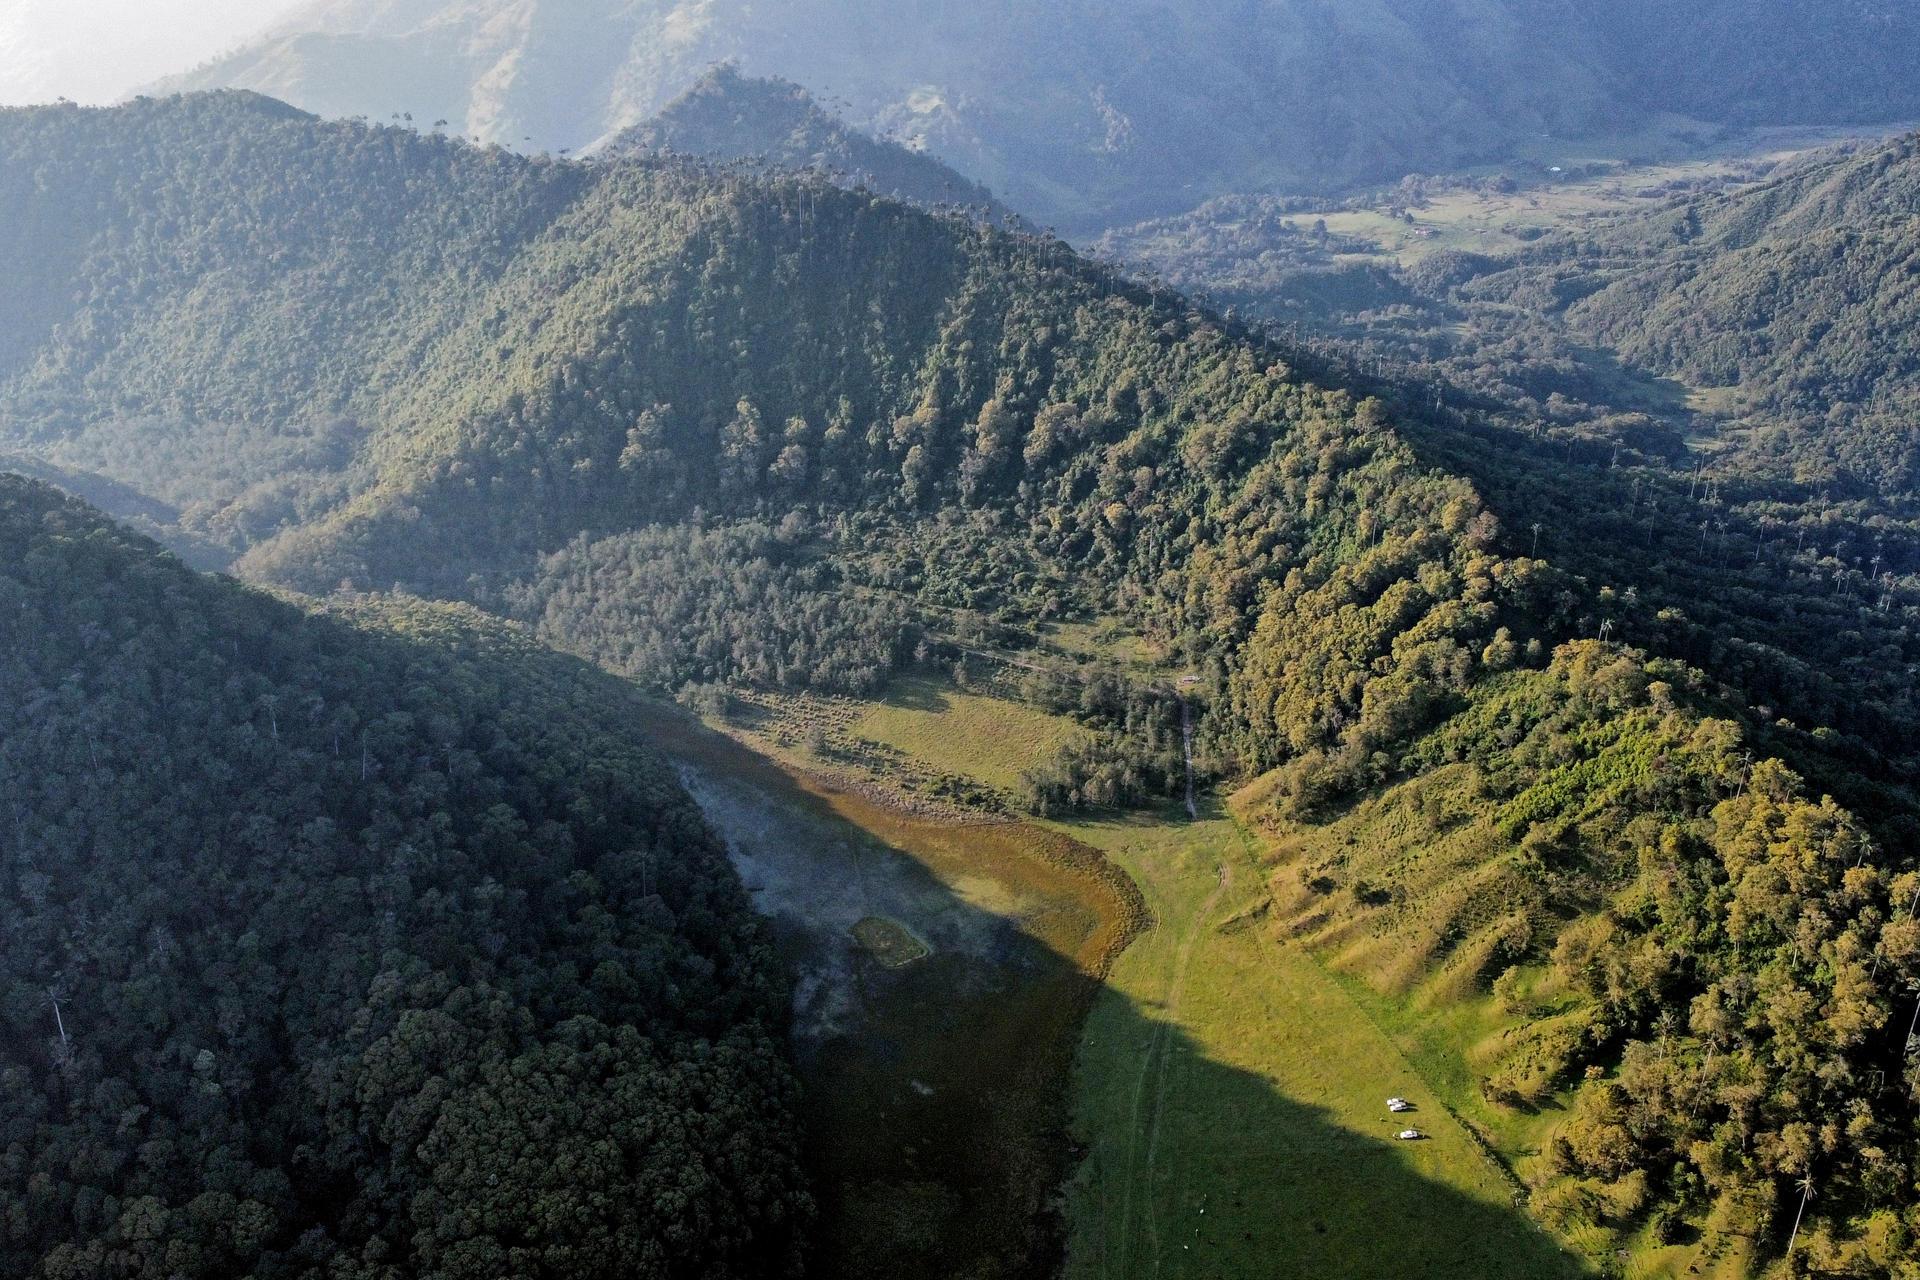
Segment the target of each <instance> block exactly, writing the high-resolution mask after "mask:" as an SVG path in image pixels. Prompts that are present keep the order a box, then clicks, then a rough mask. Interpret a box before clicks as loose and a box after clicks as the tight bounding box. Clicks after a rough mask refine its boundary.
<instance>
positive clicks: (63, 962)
mask: <svg viewBox="0 0 1920 1280" xmlns="http://www.w3.org/2000/svg"><path fill="white" fill-rule="evenodd" d="M0 600H4V608H0V655H4V656H0V795H4V796H5V798H6V823H7V833H8V834H7V838H6V850H5V862H6V877H5V882H4V883H5V889H4V891H0V972H4V974H5V978H4V985H0V1097H3V1098H4V1106H0V1132H3V1133H4V1135H5V1138H4V1144H0V1200H3V1201H4V1203H5V1205H6V1209H5V1211H4V1213H3V1214H0V1274H4V1275H7V1276H20V1277H26V1276H34V1277H54V1276H69V1277H106V1276H182V1277H192V1276H205V1277H210V1278H211V1277H225V1276H233V1275H242V1274H245V1275H255V1276H319V1275H328V1276H367V1277H375V1276H391V1275H394V1274H403V1275H408V1276H420V1277H428V1276H436V1277H456V1276H462V1277H469V1276H470V1277H479V1276H501V1275H526V1276H553V1277H560V1276H566V1277H570V1278H571V1277H582V1276H603V1277H608V1278H609V1280H611V1278H613V1277H621V1278H622V1280H625V1278H626V1277H632V1276H643V1275H644V1276H670V1275H672V1276H679V1275H689V1274H698V1275H710V1276H723V1275H737V1276H748V1275H752V1276H761V1275H772V1274H784V1273H786V1272H788V1271H789V1270H791V1269H792V1268H793V1267H794V1265H795V1263H796V1259H797V1257H798V1254H797V1248H798V1242H799V1232H800V1229H801V1228H802V1227H803V1226H804V1222H805V1219H806V1216H807V1207H806V1206H807V1197H806V1193H805V1191H804V1190H803V1187H802V1184H801V1181H800V1177H799V1173H798V1169H797V1164H796V1154H795V1152H796V1138H795V1134H794V1132H793V1123H792V1119H791V1117H790V1115H789V1108H790V1104H791V1101H792V1092H793V1085H792V1080H791V1076H790V1073H789V1068H788V1066H787V1064H786V1061H785V1057H784V1054H785V1047H784V1046H785V1032H784V1027H783V1021H784V1016H785V1010H786V1001H785V997H784V992H783V986H782V981H781V979H780V978H779V976H778V974H777V973H776V972H775V970H774V967H773V965H772V963H771V959H770V952H769V951H768V949H767V944H766V943H765V941H764V940H763V938H762V936H761V932H760V928H759V926H758V924H757V922H756V920H755V919H754V917H753V915H752V913H751V911H750V910H749V908H748V905H747V901H746V896H745V894H744V893H743V892H742V891H741V888H740V886H739V883H738V881H737V880H735V879H734V876H733V872H732V869H731V868H730V867H729V866H728V864H727V861H726V858H725V856H724V854H723V852H722V850H721V847H720V845H719V843H718V842H717V840H716V839H715V838H714V837H713V836H712V835H710V834H709V833H708V831H707V830H706V828H705V826H704V823H703V822H702V820H701V818H700V815H699V813H698V811H697V810H696V809H695V808H694V807H693V804H692V802H691V801H690V800H689V799H688V798H687V796H686V795H685V793H684V792H682V791H681V789H680V787H679V785H678V783H677V781H676V780H675V779H674V777H673V775H672V774H671V773H670V772H669V771H668V769H667V768H666V767H665V766H664V765H663V764H662V763H661V762H660V761H659V760H658V759H657V758H656V757H655V756H654V755H653V754H652V753H651V752H650V751H649V750H648V749H647V748H646V746H645V745H644V744H643V743H637V742H635V741H633V740H632V739H631V737H630V736H629V735H628V734H627V733H626V732H625V731H624V730H623V729H622V723H621V722H622V716H621V713H620V710H619V707H620V705H621V698H622V693H621V690H620V689H619V687H618V686H617V685H614V684H613V682H611V681H609V680H607V679H605V678H600V677H596V676H593V675H592V674H590V673H588V672H587V671H586V669H585V668H584V667H581V666H579V665H578V664H572V663H569V662H566V661H562V660H557V659H556V658H554V657H553V656H552V655H543V654H542V653H541V652H540V651H539V650H537V649H535V648H534V647H533V646H531V645H530V644H528V643H527V642H525V641H524V640H521V639H518V638H515V637H513V636H511V635H510V634H508V633H507V632H506V631H505V630H504V629H502V628H500V627H498V626H497V625H492V624H488V623H486V622H485V621H483V620H482V619H480V618H478V617H477V616H475V615H472V614H470V613H462V612H458V611H452V610H447V609H443V608H434V607H428V606H425V605H421V604H419V603H417V602H416V603H413V604H388V605H382V606H374V605H371V604H357V603H350V602H341V603H337V604H335V605H333V606H330V607H329V608H328V609H325V610H322V611H320V615H319V616H314V615H309V614H304V613H302V611H301V610H300V609H299V608H296V607H295V606H293V605H291V604H288V603H285V602H282V601H280V600H277V599H274V598H271V597H269V596H266V595H263V594H260V593H257V592H255V591H252V590H249V589H246V588H242V587H240V586H238V585H236V584H234V583H232V582H230V581H227V580H224V579H213V578H206V577H200V576H198V575H195V574H194V573H192V572H190V571H189V570H187V569H185V568H184V567H182V566H181V565H180V564H179V563H178V562H176V561H174V560H173V559H172V558H171V557H170V556H167V555H164V554H163V553H162V552H160V550H159V549H158V548H157V547H155V546H153V545H152V544H150V543H148V542H146V541H144V540H143V539H140V538H137V537H133V536H131V535H127V534H123V533H121V532H119V531H117V530H116V529H115V528H114V527H113V526H111V525H110V524H108V523H107V522H106V521H105V520H104V519H102V518H101V517H99V516H97V515H96V514H94V513H92V512H91V511H90V510H88V509H86V508H84V507H82V506H80V505H79V504H78V503H76V502H72V501H70V500H67V499H63V498H60V497H58V496H56V495H55V494H54V492H53V491H52V490H49V489H47V488H44V487H41V486H38V485H35V484H33V483H31V482H28V481H23V480H18V479H13V478H6V477H0Z"/></svg>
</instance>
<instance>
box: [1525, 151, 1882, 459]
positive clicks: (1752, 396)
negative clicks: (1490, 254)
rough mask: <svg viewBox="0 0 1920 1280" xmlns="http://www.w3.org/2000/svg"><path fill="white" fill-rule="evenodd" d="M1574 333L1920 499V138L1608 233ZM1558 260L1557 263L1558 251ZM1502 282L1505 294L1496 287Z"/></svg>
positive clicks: (1788, 443)
mask: <svg viewBox="0 0 1920 1280" xmlns="http://www.w3.org/2000/svg"><path fill="white" fill-rule="evenodd" d="M1575 253H1576V255H1577V257H1576V259H1575V262H1576V264H1577V265H1576V266H1575V267H1574V268H1573V270H1572V271H1568V270H1567V269H1566V268H1563V267H1561V266H1559V265H1558V264H1554V265H1553V266H1551V267H1547V268H1544V269H1542V270H1540V271H1537V272H1535V275H1537V276H1547V277H1552V278H1560V279H1565V280H1567V281H1568V283H1567V284H1565V285H1560V286H1558V287H1559V288H1561V289H1562V291H1563V292H1564V293H1567V294H1570V295H1586V296H1579V297H1577V300H1575V301H1574V302H1572V304H1571V305H1570V306H1568V308H1567V312H1566V319H1567V324H1568V326H1569V327H1570V328H1571V329H1572V330H1573V331H1574V332H1575V333H1577V334H1580V335H1582V336H1586V337H1589V338H1591V339H1592V340H1595V341H1598V342H1604V343H1606V344H1607V345H1608V346H1610V347H1613V348H1615V349H1616V350H1618V351H1619V352H1620V354H1621V356H1622V357H1623V358H1624V359H1626V360H1628V361H1630V362H1632V363H1635V364H1638V365H1641V366H1644V367H1647V368H1650V369H1653V370H1655V371H1657V372H1659V373H1663V374H1669V375H1672V376H1674V377H1677V378H1679V379H1681V380H1682V381H1684V382H1686V383H1688V384H1689V385H1692V386H1700V387H1726V388H1731V389H1732V391H1733V402H1732V403H1733V406H1734V407H1736V408H1737V409H1738V410H1740V411H1743V412H1747V413H1756V414H1759V415H1762V416H1763V418H1764V420H1765V421H1766V422H1767V423H1768V424H1769V425H1770V426H1772V427H1773V429H1774V432H1775V434H1776V435H1777V436H1778V437H1779V438H1776V439H1774V440H1773V441H1771V442H1770V445H1771V448H1772V449H1773V451H1775V452H1781V453H1786V454H1788V455H1791V454H1794V453H1799V452H1810V453H1814V454H1824V455H1825V456H1826V457H1827V458H1828V459H1831V460H1832V462H1834V463H1835V464H1837V465H1838V466H1839V467H1840V468H1842V469H1843V470H1844V471H1846V472H1847V473H1849V474H1850V476H1851V477H1853V478H1854V479H1855V480H1856V481H1857V482H1858V483H1861V484H1864V485H1867V486H1870V487H1872V488H1876V489H1879V490H1882V491H1885V492H1894V493H1897V492H1903V491H1904V492H1912V491H1913V490H1915V489H1916V488H1920V426H1916V415H1917V414H1920V337H1916V334H1917V333H1920V137H1915V136H1911V135H1910V136H1908V137H1905V138H1902V139H1900V140H1898V141H1896V142H1894V143H1892V144H1890V145H1889V146H1886V147H1884V148H1878V149H1874V150H1872V151H1869V152H1868V153H1866V154H1863V155H1841V156H1836V157H1834V158H1832V159H1829V160H1826V161H1824V162H1821V163H1817V164H1814V165H1811V166H1808V167H1806V168H1804V169H1801V170H1798V171H1795V172H1793V173H1790V174H1788V175H1786V176H1785V177H1782V178H1781V179H1779V180H1778V181H1775V182H1773V183H1769V184H1767V185H1765V186H1763V187H1761V188H1760V189H1758V190H1754V191H1744V192H1740V193H1738V194H1736V195H1732V196H1723V197H1715V198H1709V199H1705V200H1700V201H1692V202H1688V203H1685V204H1682V205H1680V206H1679V207H1677V208H1675V209H1673V210H1671V211H1669V212H1668V213H1666V214H1663V215H1661V216H1658V217H1655V218H1652V219H1648V220H1644V221H1640V220H1636V221H1634V222H1631V223H1629V224H1628V225H1625V226H1622V227H1619V228H1616V229H1614V230H1612V231H1610V232H1607V233H1602V234H1600V235H1598V236H1596V237H1595V238H1594V241H1593V243H1591V244H1583V245H1580V246H1578V248H1577V249H1576V250H1575ZM1555 256H1558V255H1555ZM1495 287H1497V286H1495Z"/></svg>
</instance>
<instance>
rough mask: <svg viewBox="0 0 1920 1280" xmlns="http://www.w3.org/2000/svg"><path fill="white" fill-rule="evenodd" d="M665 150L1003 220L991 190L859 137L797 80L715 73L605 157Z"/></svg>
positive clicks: (919, 155) (726, 70) (616, 142)
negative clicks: (821, 177) (809, 174)
mask: <svg viewBox="0 0 1920 1280" xmlns="http://www.w3.org/2000/svg"><path fill="white" fill-rule="evenodd" d="M659 152H674V153H678V154H681V155H691V156H699V157H701V158H703V159H707V160H715V161H720V162H731V161H746V162H748V163H750V164H754V165H757V166H760V167H763V168H766V169H772V170H778V169H809V170H816V171H819V172H821V173H825V174H828V175H830V176H831V177H832V178H833V180H834V181H835V182H836V183H838V184H840V185H842V186H853V187H863V188H866V189H867V190H870V191H874V192H877V193H878V194H880V195H883V196H892V197H894V198H895V199H898V200H906V201H910V202H911V203H913V204H918V205H925V206H928V207H936V206H942V205H955V206H959V205H964V206H968V207H971V208H973V209H975V210H977V211H979V212H981V213H983V214H987V215H990V216H993V217H997V218H1005V217H1006V216H1007V211H1006V210H1005V209H1003V208H1001V207H1000V205H999V203H998V202H997V201H995V200H994V198H993V193H992V192H990V191H988V190H987V189H986V188H985V187H983V186H981V185H980V184H979V183H977V182H973V181H971V180H969V179H967V178H965V177H963V176H961V175H960V174H958V173H956V172H955V171H954V170H953V169H951V168H949V167H948V166H947V165H945V164H942V163H941V162H940V161H939V160H937V159H935V158H934V157H933V156H930V155H928V154H926V153H925V152H920V151H914V150H911V149H910V148H908V147H904V146H902V145H901V144H899V143H897V142H889V141H881V140H880V139H877V138H873V137H870V136H868V135H867V134H864V133H862V132H860V131H859V130H858V129H855V128H853V127H852V126H850V125H848V124H847V123H846V121H844V120H841V119H840V118H839V117H837V116H835V115H833V114H832V113H831V112H829V111H827V110H825V109H824V108H823V107H821V106H820V104H819V103H818V102H816V101H814V99H813V97H812V96H811V95H809V94H808V93H807V91H806V90H805V89H803V88H801V87H800V86H799V85H797V84H794V83H793V82H791V81H788V80H758V79H754V78H752V77H749V76H743V75H741V74H740V72H739V70H738V69H737V68H735V67H734V66H732V65H731V64H728V65H724V66H720V67H716V68H714V70H713V71H712V72H710V73H708V74H707V75H706V76H704V77H703V78H702V79H701V80H700V81H699V82H698V83H697V84H695V85H694V86H693V87H692V88H690V89H688V90H687V91H686V92H685V93H683V94H681V95H680V96H679V97H678V98H676V99H674V100H673V101H672V102H670V103H668V104H667V107H666V109H665V110H664V111H662V112H661V113H660V114H659V115H657V116H655V117H654V118H653V119H651V120H648V121H647V122H645V123H644V124H637V125H635V126H633V127H632V128H631V129H625V130H622V131H621V132H620V133H619V134H617V135H615V137H614V138H613V140H612V141H611V142H609V143H608V144H607V145H606V146H605V147H604V148H603V149H602V151H601V154H602V155H605V156H612V157H621V156H629V155H651V154H655V153H659Z"/></svg>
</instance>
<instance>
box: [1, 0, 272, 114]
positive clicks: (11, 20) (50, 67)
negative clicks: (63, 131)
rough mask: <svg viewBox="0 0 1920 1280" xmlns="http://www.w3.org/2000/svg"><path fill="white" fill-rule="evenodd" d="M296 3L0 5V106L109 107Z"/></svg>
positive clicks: (35, 1) (12, 0)
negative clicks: (68, 103)
mask: <svg viewBox="0 0 1920 1280" xmlns="http://www.w3.org/2000/svg"><path fill="white" fill-rule="evenodd" d="M297 3H298V0H0V105H17V104H20V103H26V102H51V101H52V100H53V99H55V98H59V97H67V98H72V99H74V100H75V101H77V102H112V101H113V100H114V99H116V98H119V97H122V96H123V95H125V94H127V93H128V92H130V91H132V90H134V89H137V88H139V87H140V86H142V85H145V84H147V83H150V82H151V81H153V80H156V79H158V78H159V77H161V76H164V75H166V74H168V73H169V72H174V71H184V70H186V69H187V68H189V67H191V66H194V65H195V64H197V63H199V62H203V61H205V60H206V59H207V58H209V57H211V56H212V55H214V54H216V53H221V52H223V51H225V50H226V49H228V48H231V47H232V46H233V45H234V44H236V43H238V42H239V41H240V40H242V39H244V38H245V37H247V36H250V35H252V34H254V33H255V32H257V31H259V30H260V29H261V28H262V27H264V26H266V25H268V24H269V23H271V22H272V21H273V20H274V19H275V18H278V17H279V16H280V15H281V14H283V13H285V12H287V11H288V10H290V9H292V8H294V7H295V5H296V4H297Z"/></svg>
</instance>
